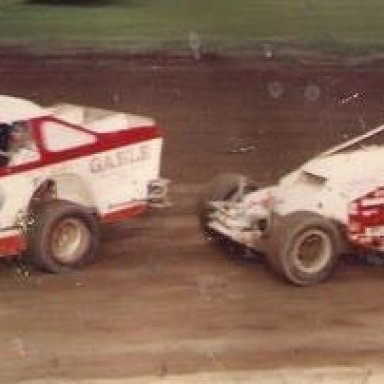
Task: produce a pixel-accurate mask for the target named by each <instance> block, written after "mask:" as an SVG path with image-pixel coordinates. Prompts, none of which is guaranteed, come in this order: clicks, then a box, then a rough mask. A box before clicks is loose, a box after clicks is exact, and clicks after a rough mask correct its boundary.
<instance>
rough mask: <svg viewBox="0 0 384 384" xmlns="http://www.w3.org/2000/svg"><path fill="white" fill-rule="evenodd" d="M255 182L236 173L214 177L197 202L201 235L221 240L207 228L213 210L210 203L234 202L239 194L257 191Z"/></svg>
mask: <svg viewBox="0 0 384 384" xmlns="http://www.w3.org/2000/svg"><path fill="white" fill-rule="evenodd" d="M257 189H258V188H257V186H256V184H255V182H253V181H252V180H250V179H249V178H248V177H246V176H244V175H240V174H237V173H223V174H220V175H218V176H216V177H214V178H213V179H212V180H211V181H210V182H209V184H208V185H207V186H206V187H205V189H204V191H203V193H202V197H201V199H200V201H199V206H198V209H199V221H200V227H201V229H202V231H203V233H204V234H205V235H206V236H207V237H208V238H209V239H211V240H214V241H216V240H222V237H221V236H219V235H218V234H217V233H215V232H214V231H213V230H211V229H210V228H209V227H208V223H209V221H210V216H211V215H212V213H213V212H214V208H213V207H212V205H211V204H210V203H211V202H212V201H224V202H225V201H227V202H229V201H235V200H236V199H238V198H240V195H241V194H244V193H248V192H251V191H255V190H257Z"/></svg>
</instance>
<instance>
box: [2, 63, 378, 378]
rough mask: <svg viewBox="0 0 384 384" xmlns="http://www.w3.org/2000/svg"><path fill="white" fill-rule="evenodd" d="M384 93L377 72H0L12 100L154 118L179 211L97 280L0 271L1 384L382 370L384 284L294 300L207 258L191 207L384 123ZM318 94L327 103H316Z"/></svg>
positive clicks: (116, 247) (334, 282) (354, 281)
mask: <svg viewBox="0 0 384 384" xmlns="http://www.w3.org/2000/svg"><path fill="white" fill-rule="evenodd" d="M277 80H278V81H280V82H282V83H284V85H285V92H284V94H283V96H282V97H280V98H278V99H274V98H272V97H270V96H269V95H268V92H267V85H268V83H269V82H271V81H277ZM383 80H384V70H383V68H380V67H379V66H377V67H374V66H371V67H345V66H344V67H341V66H340V67H338V66H336V65H334V64H328V65H321V64H310V65H298V64H294V63H277V62H260V61H256V60H254V59H252V58H248V59H244V58H243V59H241V58H240V59H239V58H236V59H234V58H232V59H228V58H227V59H220V58H216V59H212V60H205V61H201V62H192V61H189V60H188V59H185V58H178V59H173V60H172V59H161V58H150V57H147V58H144V59H135V60H129V58H118V57H117V58H116V57H114V58H113V59H111V58H109V57H107V56H105V57H103V56H95V57H89V58H81V59H78V58H76V57H67V58H65V57H59V58H57V57H45V58H44V57H28V56H23V57H18V56H10V57H7V56H2V57H1V58H0V87H1V92H2V93H3V94H11V95H16V96H23V97H27V98H31V99H34V100H36V101H38V102H41V103H43V104H44V103H46V104H49V103H51V102H57V101H68V102H73V103H81V104H89V105H95V106H101V107H106V108H113V109H117V110H128V111H131V112H135V113H141V114H146V115H152V116H155V117H156V118H157V120H158V121H159V123H160V124H161V125H162V126H164V127H165V129H166V131H167V143H166V147H165V153H164V168H163V169H164V172H163V173H164V175H165V176H167V177H169V178H171V179H172V180H173V183H174V191H173V200H174V206H173V207H172V208H170V209H168V210H165V211H162V212H153V213H151V214H148V215H146V216H145V217H140V218H138V219H137V220H134V221H131V222H127V223H124V224H119V225H113V226H109V227H108V228H105V230H104V235H103V245H102V249H101V252H100V253H101V255H100V256H101V257H100V260H99V261H98V262H97V263H96V264H95V265H94V266H92V267H90V268H88V269H87V270H84V271H80V272H74V273H68V274H64V275H59V276H53V275H46V274H41V273H39V272H36V271H32V273H31V275H28V276H25V275H24V274H23V271H22V270H21V269H19V268H17V266H15V265H14V264H9V263H3V264H2V265H1V267H0V272H1V278H0V300H1V302H2V305H1V308H0V382H4V383H12V382H16V381H17V380H22V379H31V378H45V377H61V378H67V377H70V378H75V379H76V378H91V379H92V378H110V377H127V376H141V375H155V376H159V377H164V376H165V375H168V374H172V373H185V372H198V371H216V370H220V371H222V370H224V371H225V370H240V369H241V370H243V369H251V368H252V369H254V368H275V367H284V366H322V365H329V364H331V365H354V364H363V363H378V364H382V363H383V362H384V352H383V348H382V346H383V344H384V333H383V328H384V320H383V316H382V311H384V309H383V304H382V303H383V301H382V298H383V295H384V283H383V280H384V270H383V268H380V267H369V266H365V265H358V264H348V263H345V262H344V263H342V264H341V265H340V266H339V268H338V270H337V272H336V274H335V276H334V277H333V278H332V279H331V280H330V281H329V282H327V283H326V284H323V285H320V286H316V287H313V288H307V289H302V288H301V289H300V288H296V287H292V286H290V285H288V284H286V283H285V282H284V281H282V280H280V279H278V278H276V277H275V276H274V275H273V274H271V273H270V271H269V270H268V268H267V267H266V266H265V265H264V263H263V262H262V261H255V260H248V259H243V258H240V257H236V256H229V255H228V254H226V253H225V252H223V250H220V249H215V248H213V247H211V246H209V245H208V244H207V243H206V242H205V240H204V239H203V238H202V237H201V235H200V233H199V230H198V225H197V220H196V215H195V213H196V212H195V202H196V200H197V198H198V195H199V192H200V190H201V186H202V183H203V182H204V181H206V180H207V179H209V178H210V177H211V176H213V175H215V174H216V173H217V172H221V171H232V172H242V173H246V174H250V175H252V176H253V177H254V178H255V179H256V180H258V181H259V182H260V184H268V183H271V182H273V181H274V180H276V178H277V177H279V176H280V175H282V174H284V173H285V172H287V171H288V170H290V169H291V168H292V167H295V166H297V165H298V164H300V163H301V162H302V161H304V160H305V159H306V158H308V157H310V156H312V155H314V154H315V153H317V152H319V151H321V150H323V149H326V148H327V147H328V146H329V145H331V144H333V143H337V142H339V141H342V140H343V139H344V138H346V137H349V136H351V135H353V134H356V133H359V132H361V131H362V130H363V129H364V127H371V126H374V125H376V124H378V123H380V122H383V120H384V118H383V112H382V111H383V97H384V89H383V88H382V84H383V83H384V82H383ZM307 84H317V85H318V86H319V87H320V88H321V95H320V97H319V98H318V99H317V100H316V101H310V100H308V99H306V98H305V97H304V90H305V86H306V85H307ZM355 94H358V95H359V96H358V97H354V95H355ZM242 148H243V149H244V148H245V151H243V152H241V149H242ZM239 152H240V153H239ZM382 327H383V328H382Z"/></svg>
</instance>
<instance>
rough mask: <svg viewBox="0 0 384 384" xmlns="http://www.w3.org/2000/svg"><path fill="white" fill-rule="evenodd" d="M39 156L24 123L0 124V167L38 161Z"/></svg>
mask: <svg viewBox="0 0 384 384" xmlns="http://www.w3.org/2000/svg"><path fill="white" fill-rule="evenodd" d="M39 158H40V155H39V152H38V149H37V147H36V144H35V142H34V140H33V138H32V135H31V130H30V128H29V126H28V124H27V123H26V122H22V121H17V122H14V123H12V124H5V123H1V124H0V166H1V167H4V166H17V165H22V164H27V163H31V162H33V161H36V160H39Z"/></svg>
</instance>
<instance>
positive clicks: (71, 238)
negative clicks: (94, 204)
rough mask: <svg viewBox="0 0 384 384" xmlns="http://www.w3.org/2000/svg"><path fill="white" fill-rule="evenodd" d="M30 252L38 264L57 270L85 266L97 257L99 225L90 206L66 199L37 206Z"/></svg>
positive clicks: (29, 241)
mask: <svg viewBox="0 0 384 384" xmlns="http://www.w3.org/2000/svg"><path fill="white" fill-rule="evenodd" d="M27 239H28V252H29V255H30V258H31V260H32V261H33V262H34V264H35V265H37V266H38V267H40V268H42V269H44V270H46V271H48V272H53V273H59V272H63V271H66V270H69V269H75V268H80V267H83V266H85V265H86V264H88V263H90V262H91V261H93V260H94V258H95V257H96V253H97V249H98V245H99V225H98V223H97V220H96V218H95V217H94V215H93V214H92V213H91V212H89V211H88V210H87V209H85V208H83V207H81V206H79V205H76V204H73V203H71V202H68V201H63V200H52V201H49V202H46V203H43V204H41V205H39V206H37V207H35V208H34V220H33V223H32V224H31V228H30V229H29V231H28V234H27Z"/></svg>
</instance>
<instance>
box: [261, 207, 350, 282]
mask: <svg viewBox="0 0 384 384" xmlns="http://www.w3.org/2000/svg"><path fill="white" fill-rule="evenodd" d="M342 249H343V245H342V239H341V235H340V232H339V229H338V228H337V226H336V225H335V224H334V223H333V222H332V221H330V220H327V219H326V218H323V217H321V216H319V215H317V214H313V213H311V212H297V213H293V214H290V215H287V216H286V217H283V218H281V219H279V220H278V223H275V225H274V228H273V229H272V232H271V237H270V246H269V252H268V254H267V259H268V261H269V264H270V265H271V266H272V268H273V269H274V270H275V271H277V272H278V273H279V274H281V275H283V276H285V277H286V278H287V279H288V280H289V281H290V282H291V283H293V284H296V285H301V286H306V285H313V284H317V283H320V282H322V281H324V280H325V279H327V278H328V277H329V275H330V274H331V273H332V271H333V269H334V267H335V264H336V262H337V260H338V258H339V255H340V253H341V251H342Z"/></svg>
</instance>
